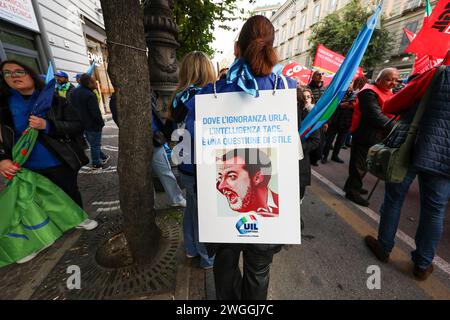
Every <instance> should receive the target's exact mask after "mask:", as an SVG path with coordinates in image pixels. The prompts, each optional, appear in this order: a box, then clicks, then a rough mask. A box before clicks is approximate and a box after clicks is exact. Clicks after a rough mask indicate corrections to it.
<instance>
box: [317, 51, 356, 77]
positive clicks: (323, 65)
mask: <svg viewBox="0 0 450 320" xmlns="http://www.w3.org/2000/svg"><path fill="white" fill-rule="evenodd" d="M344 59H345V57H344V56H342V55H340V54H339V53H337V52H334V51H331V50H330V49H328V48H327V47H325V46H324V45H322V44H319V46H318V47H317V51H316V57H315V58H314V63H313V67H314V68H316V69H319V70H321V71H323V72H326V73H327V74H329V75H334V74H335V73H336V72H337V71H338V70H339V68H340V66H341V65H342V63H343V62H344ZM363 75H364V73H363V70H362V69H361V68H358V72H357V74H356V76H357V77H359V76H363Z"/></svg>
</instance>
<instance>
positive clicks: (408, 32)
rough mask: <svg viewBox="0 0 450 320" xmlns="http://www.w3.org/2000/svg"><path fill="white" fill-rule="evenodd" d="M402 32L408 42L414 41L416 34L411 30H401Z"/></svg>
mask: <svg viewBox="0 0 450 320" xmlns="http://www.w3.org/2000/svg"><path fill="white" fill-rule="evenodd" d="M403 32H404V33H405V35H406V37H407V38H408V40H409V42H412V41H413V40H414V38H415V37H416V34H415V33H414V32H412V31H411V30H408V29H406V28H403Z"/></svg>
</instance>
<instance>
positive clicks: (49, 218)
mask: <svg viewBox="0 0 450 320" xmlns="http://www.w3.org/2000/svg"><path fill="white" fill-rule="evenodd" d="M50 75H51V76H50ZM46 82H47V84H46V86H45V88H44V89H43V90H42V91H41V93H40V95H39V97H38V100H37V102H36V104H35V106H34V109H33V113H34V114H35V115H42V114H43V113H45V110H47V111H48V110H49V108H50V107H49V106H51V103H52V99H53V95H54V87H55V80H54V76H53V67H52V66H51V65H50V67H49V72H48V73H47V77H46ZM38 135H39V132H38V130H36V129H32V128H28V129H27V130H25V131H24V132H23V133H22V135H21V137H20V138H19V140H18V141H17V142H16V143H15V145H14V147H13V151H12V158H13V159H12V160H13V162H14V165H15V166H16V167H18V168H21V170H20V171H18V172H17V174H16V176H14V177H9V181H8V183H7V187H6V189H5V190H3V191H2V192H1V193H0V208H1V214H0V267H3V266H6V265H9V264H11V263H14V262H16V261H18V260H20V259H22V258H24V257H26V256H28V255H30V254H32V253H34V252H37V251H39V250H41V249H43V248H45V247H46V246H49V245H51V244H52V243H53V242H54V241H55V240H56V239H58V238H59V237H60V236H61V235H62V234H63V232H65V231H67V230H69V229H71V228H73V227H75V226H77V225H79V224H80V223H81V222H83V221H84V220H86V219H87V218H88V216H87V214H86V213H85V212H84V211H83V209H81V208H80V207H79V206H78V205H77V204H76V203H75V202H74V201H73V200H72V199H71V198H70V197H69V196H68V195H66V194H65V193H64V191H62V190H61V189H60V188H59V187H57V186H56V185H55V184H54V183H52V182H51V181H50V180H48V179H47V178H45V177H44V176H41V175H40V174H37V173H35V172H33V171H30V170H27V169H25V168H22V166H23V165H24V164H25V163H26V161H27V160H28V157H29V156H30V154H31V151H32V150H33V147H34V145H35V143H36V140H37V138H38Z"/></svg>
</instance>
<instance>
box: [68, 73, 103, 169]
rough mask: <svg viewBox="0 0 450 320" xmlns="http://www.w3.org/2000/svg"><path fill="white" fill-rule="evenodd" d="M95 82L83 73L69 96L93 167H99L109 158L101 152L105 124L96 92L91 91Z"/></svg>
mask: <svg viewBox="0 0 450 320" xmlns="http://www.w3.org/2000/svg"><path fill="white" fill-rule="evenodd" d="M94 88H95V82H94V80H93V79H92V77H91V76H90V75H89V74H87V73H85V74H82V75H81V77H80V86H79V87H78V88H76V89H75V90H74V91H73V93H72V94H71V96H70V101H71V103H72V105H73V106H74V107H75V109H76V110H77V111H78V112H79V114H80V117H81V121H82V123H83V128H84V135H85V137H86V139H87V141H88V143H89V145H90V147H91V161H92V168H93V169H101V168H103V166H104V165H105V164H106V162H107V161H108V160H109V159H110V157H109V156H107V155H106V154H104V153H103V151H102V150H101V148H102V129H103V127H104V126H105V122H104V120H103V117H102V114H101V112H100V108H99V105H98V99H97V96H96V94H95V93H94V92H93V91H92V90H93V89H94Z"/></svg>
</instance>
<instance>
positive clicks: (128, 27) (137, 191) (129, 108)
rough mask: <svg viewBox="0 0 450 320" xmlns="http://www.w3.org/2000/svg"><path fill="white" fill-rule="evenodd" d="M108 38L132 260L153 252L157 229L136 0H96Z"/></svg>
mask: <svg viewBox="0 0 450 320" xmlns="http://www.w3.org/2000/svg"><path fill="white" fill-rule="evenodd" d="M101 5H102V10H103V17H104V21H105V27H106V35H107V38H108V51H109V65H108V72H109V75H110V77H111V79H112V81H113V83H116V84H117V85H119V86H120V91H119V93H118V95H117V106H118V114H119V126H120V130H119V163H118V173H119V186H120V206H121V209H122V212H123V215H124V233H125V236H126V239H127V243H128V245H129V248H130V250H131V253H132V256H133V259H134V262H135V263H137V264H148V263H150V262H152V260H153V258H154V257H155V255H156V253H157V251H158V248H159V242H160V239H161V231H160V230H159V228H158V226H157V225H156V222H155V213H154V209H153V204H154V199H153V181H152V173H151V159H152V149H153V142H152V130H151V123H152V113H151V100H150V89H151V86H150V76H149V67H148V60H147V53H146V48H147V46H146V42H145V34H144V24H143V12H142V8H141V5H140V1H139V0H101Z"/></svg>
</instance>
